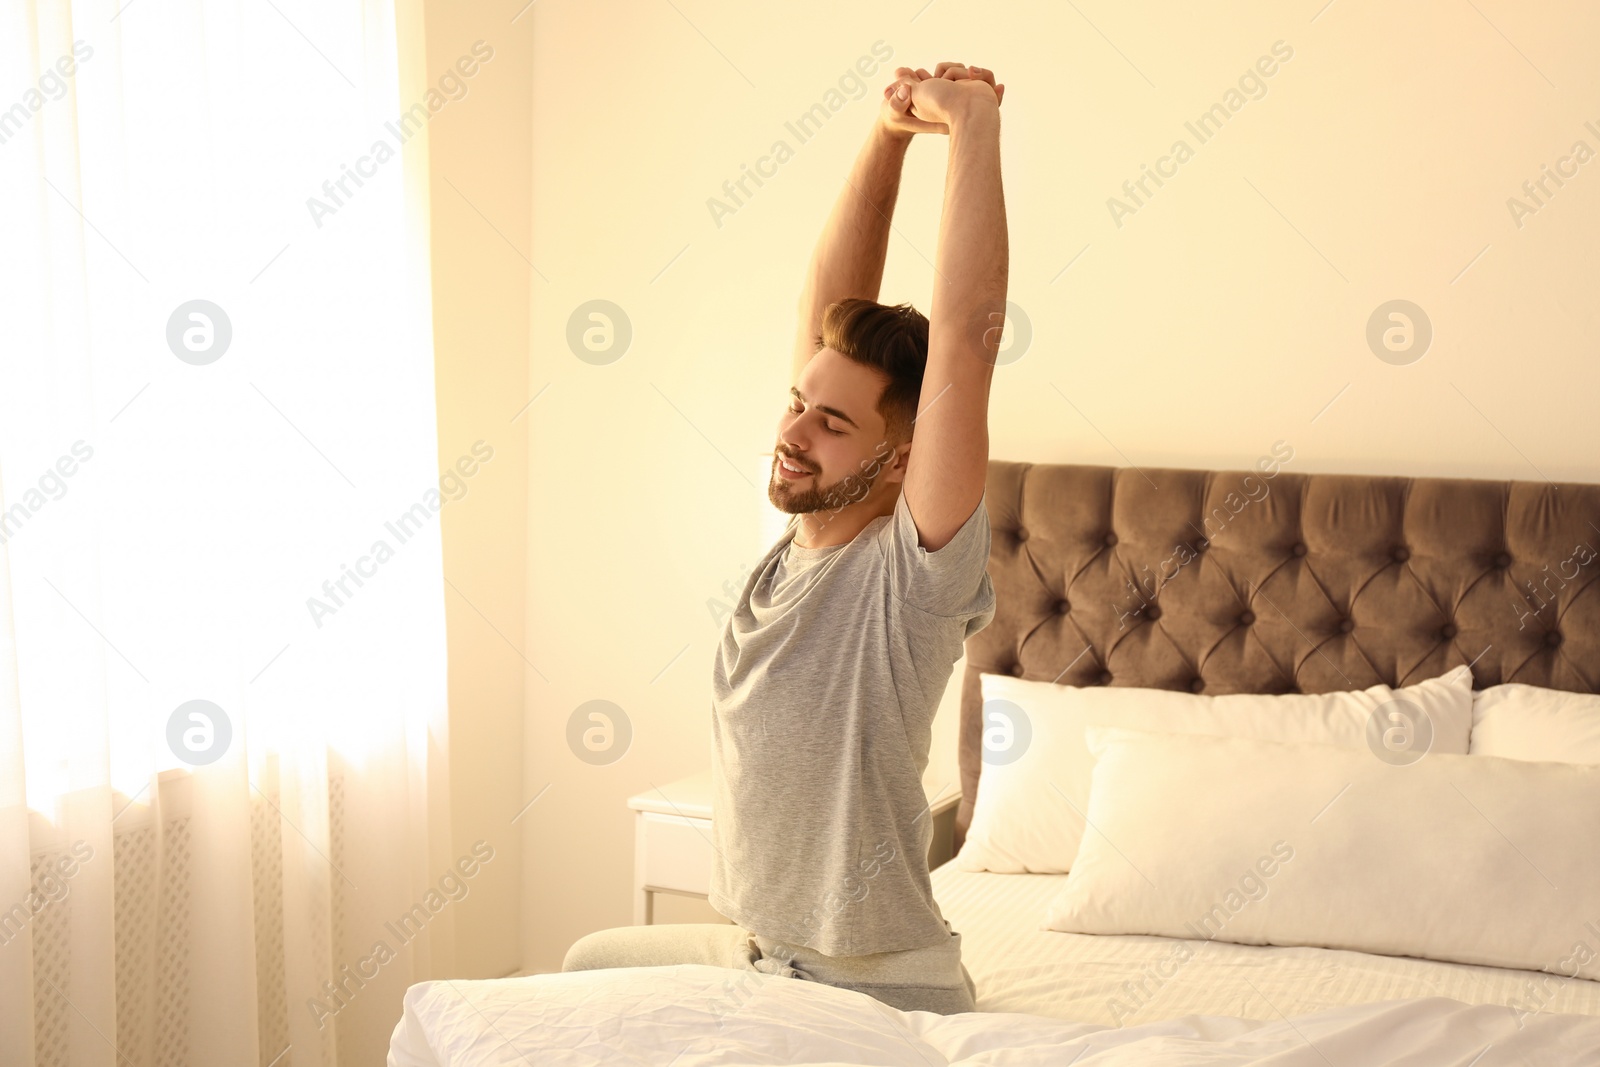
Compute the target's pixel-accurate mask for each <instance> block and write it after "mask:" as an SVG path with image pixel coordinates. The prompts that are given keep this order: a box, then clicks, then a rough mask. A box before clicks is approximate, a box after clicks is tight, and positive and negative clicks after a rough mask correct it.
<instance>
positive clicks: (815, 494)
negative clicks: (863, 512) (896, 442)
mask: <svg viewBox="0 0 1600 1067" xmlns="http://www.w3.org/2000/svg"><path fill="white" fill-rule="evenodd" d="M873 466H874V467H876V468H877V470H875V471H874V472H873V473H872V475H871V476H870V477H869V476H868V475H867V474H866V473H864V472H861V471H856V472H853V473H851V474H847V475H845V476H844V477H843V478H840V479H839V480H838V481H836V482H834V483H833V484H831V485H822V484H821V481H822V477H821V475H820V474H819V473H816V472H813V473H812V475H811V476H810V477H809V478H802V479H800V480H799V482H791V481H789V480H788V479H787V478H785V477H784V476H783V475H782V474H781V473H779V471H778V456H777V455H776V454H774V456H773V459H772V477H771V478H770V479H769V480H768V482H767V499H768V500H770V501H772V506H773V507H775V508H777V509H778V510H779V511H782V512H785V513H787V514H790V515H811V514H814V513H816V512H819V511H838V510H840V509H842V508H844V507H846V506H847V505H850V504H855V503H858V502H860V501H862V500H864V499H866V497H867V494H868V493H869V492H870V491H871V489H872V486H873V484H874V483H875V482H876V481H877V480H878V476H879V475H881V474H882V473H883V470H884V468H883V466H882V465H881V464H876V463H875V464H873Z"/></svg>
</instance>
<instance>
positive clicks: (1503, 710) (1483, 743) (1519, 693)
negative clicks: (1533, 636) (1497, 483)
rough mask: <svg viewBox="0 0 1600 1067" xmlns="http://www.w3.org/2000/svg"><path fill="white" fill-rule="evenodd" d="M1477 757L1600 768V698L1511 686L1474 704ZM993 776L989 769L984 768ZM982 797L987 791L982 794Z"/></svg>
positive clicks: (1481, 694) (1494, 688) (1486, 691)
mask: <svg viewBox="0 0 1600 1067" xmlns="http://www.w3.org/2000/svg"><path fill="white" fill-rule="evenodd" d="M1468 751H1470V752H1471V753H1472V754H1473V755H1475V756H1505V757H1506V758H1508V759H1524V760H1554V761H1556V762H1560V763H1600V696H1594V695H1592V694H1590V693H1568V692H1566V691H1565V690H1561V689H1546V688H1544V687H1543V686H1538V685H1524V684H1522V683H1521V682H1509V683H1507V684H1505V685H1492V686H1490V687H1489V688H1488V689H1484V690H1482V691H1480V692H1479V693H1478V695H1477V697H1476V699H1474V700H1473V702H1472V747H1471V748H1470V749H1469V750H1468ZM984 773H986V774H987V773H988V768H987V767H986V768H984ZM978 795H979V796H982V795H983V790H982V789H981V788H980V789H979V790H978Z"/></svg>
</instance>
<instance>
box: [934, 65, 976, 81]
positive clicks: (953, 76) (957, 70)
mask: <svg viewBox="0 0 1600 1067" xmlns="http://www.w3.org/2000/svg"><path fill="white" fill-rule="evenodd" d="M940 77H943V78H944V79H945V80H946V81H965V80H966V79H968V78H970V77H972V74H971V72H970V71H968V70H967V68H966V65H965V64H963V63H951V64H949V65H945V67H944V73H943V74H942V75H940Z"/></svg>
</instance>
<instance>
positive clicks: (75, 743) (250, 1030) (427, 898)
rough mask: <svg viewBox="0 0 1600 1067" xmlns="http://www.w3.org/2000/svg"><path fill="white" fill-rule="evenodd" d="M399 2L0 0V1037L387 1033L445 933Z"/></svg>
mask: <svg viewBox="0 0 1600 1067" xmlns="http://www.w3.org/2000/svg"><path fill="white" fill-rule="evenodd" d="M408 4H409V0H399V3H398V4H397V2H396V0H384V2H362V0H215V2H212V0H192V2H181V0H180V2H171V0H131V2H130V0H115V2H104V3H88V2H85V3H67V2H65V0H62V2H59V3H56V2H51V0H9V2H7V3H5V4H3V5H0V212H3V215H0V1063H4V1064H5V1065H7V1067H28V1065H35V1064H37V1065H38V1067H55V1065H71V1067H80V1065H91V1064H93V1065H106V1067H112V1065H119V1067H127V1065H136V1067H146V1065H151V1067H154V1065H161V1064H196V1065H200V1064H203V1065H205V1067H221V1065H228V1067H234V1065H248V1064H262V1065H266V1064H274V1063H275V1064H278V1065H282V1067H287V1065H289V1064H293V1065H294V1067H308V1065H319V1064H335V1063H341V1064H343V1063H361V1064H370V1063H381V1062H382V1060H383V1050H384V1048H385V1047H386V1043H387V1039H388V1035H389V1030H390V1028H392V1026H393V1023H394V1021H395V1020H396V1019H397V1018H398V1016H399V1012H400V997H401V994H402V992H403V991H404V989H405V988H406V986H407V985H409V984H410V983H411V982H413V981H416V980H420V979H422V978H427V977H433V976H434V975H435V974H436V973H439V972H441V971H443V970H445V969H447V968H448V967H449V965H450V962H451V961H450V960H449V959H448V958H447V955H448V951H449V946H450V944H451V941H452V939H451V933H452V914H451V912H450V908H449V906H448V905H449V903H450V902H451V899H452V898H451V896H450V895H449V887H451V886H454V885H455V884H457V882H458V881H459V876H458V875H455V874H454V873H453V872H456V871H457V870H458V869H459V868H458V867H457V861H458V860H459V859H462V858H463V857H457V856H455V855H454V854H453V851H455V850H453V849H452V847H451V845H450V842H449V840H448V834H447V830H448V818H447V816H448V812H447V810H446V808H445V804H446V798H447V796H448V783H447V781H446V779H445V773H444V768H445V757H446V754H447V750H446V734H445V723H446V720H445V661H444V655H445V636H444V607H443V597H442V581H441V564H440V547H439V526H438V520H437V515H436V512H437V503H438V500H439V497H438V495H437V494H438V485H439V480H440V478H439V471H438V462H437V456H436V449H437V444H436V435H435V421H434V418H435V416H434V396H433V365H432V344H431V308H430V303H429V289H428V281H427V262H428V260H427V251H428V250H427V230H426V204H427V196H426V174H427V159H426V145H427V136H426V124H427V118H428V115H429V109H428V101H427V97H426V86H425V84H424V81H425V78H426V75H425V72H424V71H422V69H421V67H422V64H421V63H420V62H418V61H417V58H418V57H417V56H416V54H415V53H417V52H419V51H420V48H421V44H420V30H419V26H418V22H419V17H418V16H417V15H416V13H415V9H414V8H413V7H411V6H408ZM419 103H420V104H421V105H422V106H421V108H420V110H419V109H416V108H412V105H413V104H419ZM408 109H409V110H408ZM402 114H408V115H409V119H408V120H407V121H406V122H404V123H402V122H401V116H402ZM313 198H314V199H313ZM195 702H201V703H195ZM467 858H468V861H469V863H471V862H474V861H473V860H472V859H471V857H467ZM478 858H479V859H481V856H480V857H478ZM441 886H443V887H445V888H444V891H443V892H441Z"/></svg>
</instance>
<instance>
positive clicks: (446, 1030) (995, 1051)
mask: <svg viewBox="0 0 1600 1067" xmlns="http://www.w3.org/2000/svg"><path fill="white" fill-rule="evenodd" d="M388 1062H389V1067H498V1065H505V1067H512V1065H520V1067H544V1065H546V1064H551V1065H567V1064H607V1065H613V1064H624V1065H633V1064H663V1065H666V1064H673V1065H675V1067H698V1065H705V1064H812V1065H822V1064H886V1065H887V1064H897V1065H898V1064H907V1065H911V1064H915V1065H920V1067H927V1065H946V1064H960V1065H963V1067H965V1065H974V1067H976V1065H979V1064H983V1065H995V1067H998V1065H1006V1067H1032V1065H1040V1067H1043V1065H1047V1064H1048V1065H1050V1067H1067V1065H1071V1064H1076V1065H1080V1067H1108V1065H1125V1064H1141V1065H1142V1064H1156V1065H1165V1064H1173V1065H1177V1064H1184V1065H1189V1064H1205V1065H1207V1067H1223V1065H1227V1067H1233V1065H1243V1064H1260V1065H1268V1064H1270V1065H1272V1067H1301V1065H1304V1067H1373V1065H1378V1064H1403V1065H1407V1067H1422V1065H1428V1067H1436V1065H1437V1067H1445V1065H1452V1067H1509V1065H1512V1064H1517V1065H1529V1067H1536V1065H1537V1067H1543V1065H1546V1064H1548V1065H1552V1067H1555V1065H1560V1067H1578V1065H1600V1017H1596V1016H1590V1015H1566V1014H1547V1013H1535V1014H1525V1015H1519V1013H1517V1012H1514V1011H1512V1010H1511V1009H1509V1008H1506V1007H1501V1006H1492V1005H1469V1004H1466V1003H1464V1002H1462V1001H1458V1000H1451V999H1448V998H1445V997H1417V998H1410V999H1405V1000H1388V1001H1378V1002H1375V1003H1369V1004H1356V1005H1348V1006H1343V1007H1336V1008H1332V1009H1329V1010H1326V1011H1321V1012H1317V1013H1315V1014H1310V1015H1300V1016H1295V1017H1291V1018H1287V1019H1284V1018H1279V1019H1276V1020H1251V1019H1237V1018H1228V1017H1221V1016H1202V1015H1188V1016H1184V1017H1182V1018H1178V1019H1169V1020H1166V1021H1162V1022H1152V1023H1146V1024H1142V1025H1137V1026H1125V1027H1122V1028H1120V1029H1118V1028H1115V1027H1107V1026H1102V1025H1093V1024H1087V1023H1072V1022H1065V1021H1062V1020H1059V1019H1051V1018H1046V1017H1044V1016H1039V1015H1024V1014H1017V1013H998V1012H968V1013H965V1014H962V1015H949V1016H942V1015H936V1014H933V1013H932V1012H923V1011H915V1012H904V1011H900V1010H898V1009H896V1008H891V1007H889V1006H888V1005H885V1004H883V1003H881V1002H879V1001H877V1000H874V999H873V998H871V997H869V996H867V995H865V994H863V993H857V992H854V991H851V990H847V989H838V988H835V987H833V986H828V985H823V984H821V983H817V982H808V981H797V980H795V979H793V978H782V977H778V976H775V975H766V974H760V973H756V972H744V971H730V970H729V969H727V968H722V967H707V966H700V965H690V964H684V965H678V966H671V967H627V968H614V969H608V970H592V971H572V972H565V973H557V974H542V975H534V976H532V977H527V978H504V979H497V980H492V981H439V982H423V983H420V984H418V985H415V986H413V987H412V988H411V989H410V990H409V991H408V992H407V993H406V998H405V1013H404V1015H403V1017H402V1018H401V1020H400V1022H399V1024H398V1025H397V1026H396V1027H395V1031H394V1035H393V1038H392V1041H391V1046H390V1051H389V1060H388Z"/></svg>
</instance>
